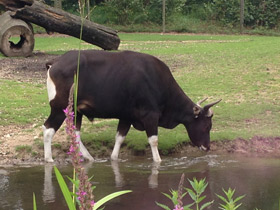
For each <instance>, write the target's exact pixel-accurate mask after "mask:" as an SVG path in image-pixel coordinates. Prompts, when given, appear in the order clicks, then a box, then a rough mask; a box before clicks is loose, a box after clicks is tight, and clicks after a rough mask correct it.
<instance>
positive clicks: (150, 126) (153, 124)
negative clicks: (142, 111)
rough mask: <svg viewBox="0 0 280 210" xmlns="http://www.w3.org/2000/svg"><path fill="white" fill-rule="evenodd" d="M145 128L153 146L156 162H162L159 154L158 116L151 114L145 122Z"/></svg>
mask: <svg viewBox="0 0 280 210" xmlns="http://www.w3.org/2000/svg"><path fill="white" fill-rule="evenodd" d="M143 122H144V126H145V130H146V134H147V136H148V141H149V144H150V146H151V151H152V155H153V160H154V162H161V158H160V155H159V152H158V115H157V114H150V115H149V116H148V117H146V118H145V119H144V120H143Z"/></svg>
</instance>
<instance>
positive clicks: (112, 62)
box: [44, 50, 220, 162]
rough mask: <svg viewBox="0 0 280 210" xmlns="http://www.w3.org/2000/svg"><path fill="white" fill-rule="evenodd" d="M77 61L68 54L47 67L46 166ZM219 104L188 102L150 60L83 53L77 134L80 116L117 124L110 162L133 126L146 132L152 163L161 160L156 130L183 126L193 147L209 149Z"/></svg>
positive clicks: (147, 57) (126, 54) (157, 63)
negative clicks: (202, 104)
mask: <svg viewBox="0 0 280 210" xmlns="http://www.w3.org/2000/svg"><path fill="white" fill-rule="evenodd" d="M77 57H78V51H70V52H68V53H66V54H64V55H63V56H61V57H60V58H59V59H57V60H56V61H54V62H50V63H48V64H47V67H48V79H47V87H48V95H49V101H50V106H51V114H50V116H49V118H48V119H47V120H46V122H45V123H44V149H45V160H46V161H48V162H52V161H53V159H52V153H51V140H52V138H53V135H54V134H55V132H56V131H57V130H58V129H59V127H60V126H61V124H62V123H63V121H64V119H65V114H64V112H63V109H65V108H66V106H67V103H68V96H69V90H70V88H71V86H72V84H73V77H74V73H75V71H76V69H77V60H78V59H77ZM219 101H220V100H219ZM219 101H216V102H214V103H211V104H208V105H206V106H204V107H201V106H200V104H199V103H198V104H195V103H194V102H192V101H191V99H189V97H188V96H186V94H185V93H184V92H183V90H182V89H181V88H180V87H179V85H178V84H177V82H176V81H175V79H174V78H173V76H172V74H171V72H170V70H169V68H168V67H167V66H166V65H165V64H164V63H163V62H162V61H160V60H159V59H157V58H155V57H153V56H151V55H147V54H142V53H137V52H130V51H124V52H106V51H91V50H88V51H81V57H80V71H79V87H78V100H77V110H78V113H77V125H76V127H77V132H78V134H79V132H80V128H81V121H82V116H83V115H85V116H87V118H88V119H90V120H93V119H94V118H96V117H97V118H116V119H119V124H118V128H117V134H116V138H115V146H114V149H113V152H112V155H111V158H112V159H113V160H116V159H118V155H119V150H120V147H121V144H122V142H123V141H124V139H125V136H126V135H127V133H128V131H129V129H130V127H131V125H133V127H134V128H136V129H137V130H140V131H146V134H147V136H148V141H149V144H150V146H151V150H152V154H153V160H154V161H155V162H160V161H161V158H160V156H159V152H158V126H160V127H164V128H168V129H172V128H175V127H176V126H177V125H178V124H183V125H184V126H185V127H186V129H187V131H188V134H189V137H190V139H191V141H192V143H193V144H194V145H196V146H198V147H199V148H201V149H203V150H209V148H210V130H211V126H212V122H211V118H212V116H213V112H212V111H211V110H210V107H211V106H213V105H215V104H217V103H218V102H219ZM78 136H79V135H78ZM77 141H79V142H80V149H81V152H82V154H83V156H84V157H85V158H87V159H89V160H93V158H92V156H91V155H90V154H89V153H88V151H87V150H86V148H85V147H84V146H83V144H82V142H81V141H80V138H79V137H78V139H77Z"/></svg>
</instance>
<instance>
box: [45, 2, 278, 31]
mask: <svg viewBox="0 0 280 210" xmlns="http://www.w3.org/2000/svg"><path fill="white" fill-rule="evenodd" d="M46 3H47V4H50V5H53V4H54V3H53V1H52V0H46ZM62 5H63V9H65V10H67V11H69V12H72V13H76V12H77V9H78V4H77V0H67V1H65V0H63V2H62ZM90 5H91V7H94V10H93V12H92V15H91V16H92V17H91V19H92V20H94V21H96V22H98V23H101V24H117V25H131V24H150V23H153V24H160V23H161V18H162V0H90ZM166 16H167V20H168V21H169V23H170V24H174V23H176V22H177V23H180V21H182V20H183V19H196V20H200V21H207V22H211V23H213V22H214V23H216V24H220V25H222V26H226V27H236V26H238V24H239V16H240V0H166ZM244 24H245V27H250V28H256V27H264V28H266V29H279V27H280V1H277V0H245V23H244Z"/></svg>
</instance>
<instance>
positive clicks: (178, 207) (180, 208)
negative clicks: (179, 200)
mask: <svg viewBox="0 0 280 210" xmlns="http://www.w3.org/2000/svg"><path fill="white" fill-rule="evenodd" d="M173 210H184V208H183V207H180V206H178V205H176V206H175V209H173Z"/></svg>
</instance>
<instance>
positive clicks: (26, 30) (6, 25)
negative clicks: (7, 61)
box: [0, 11, 34, 57]
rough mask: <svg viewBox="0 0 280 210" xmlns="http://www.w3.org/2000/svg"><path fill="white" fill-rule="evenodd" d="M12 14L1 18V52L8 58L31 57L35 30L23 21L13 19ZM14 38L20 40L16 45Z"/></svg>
mask: <svg viewBox="0 0 280 210" xmlns="http://www.w3.org/2000/svg"><path fill="white" fill-rule="evenodd" d="M10 13H11V12H10V11H7V12H5V13H4V14H3V15H1V16H0V51H1V52H2V53H3V54H4V55H5V56H8V57H17V56H24V57H27V56H30V55H31V54H32V51H33V49H34V35H33V28H32V26H31V25H30V24H28V23H26V22H24V21H23V20H20V19H14V18H12V17H11V16H10ZM12 38H16V39H19V40H18V42H15V43H14V41H13V40H12Z"/></svg>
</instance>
